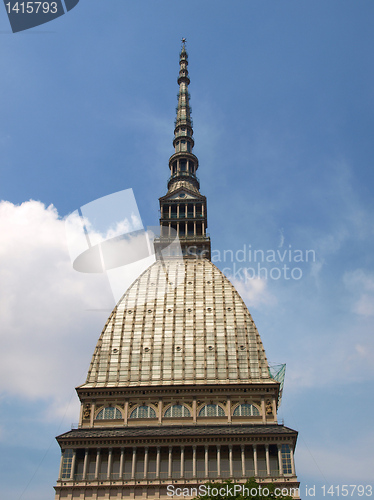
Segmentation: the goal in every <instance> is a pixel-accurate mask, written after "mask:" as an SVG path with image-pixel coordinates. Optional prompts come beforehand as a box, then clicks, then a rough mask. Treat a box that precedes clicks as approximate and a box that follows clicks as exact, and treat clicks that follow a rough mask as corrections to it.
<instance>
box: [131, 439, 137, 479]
mask: <svg viewBox="0 0 374 500" xmlns="http://www.w3.org/2000/svg"><path fill="white" fill-rule="evenodd" d="M135 467H136V448H135V446H134V448H133V449H132V464H131V479H135Z"/></svg>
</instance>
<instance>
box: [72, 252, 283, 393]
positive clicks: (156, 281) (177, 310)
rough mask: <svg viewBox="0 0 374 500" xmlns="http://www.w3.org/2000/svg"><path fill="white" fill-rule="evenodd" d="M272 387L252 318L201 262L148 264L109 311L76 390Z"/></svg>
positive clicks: (228, 287) (226, 283) (205, 262)
mask: <svg viewBox="0 0 374 500" xmlns="http://www.w3.org/2000/svg"><path fill="white" fill-rule="evenodd" d="M238 382H240V383H247V382H248V383H256V382H260V383H263V382H267V383H275V382H274V381H273V380H272V379H271V378H270V376H269V369H268V363H267V359H266V355H265V351H264V348H263V345H262V342H261V339H260V336H259V333H258V331H257V328H256V326H255V324H254V322H253V320H252V317H251V315H250V313H249V311H248V309H247V307H246V305H245V304H244V302H243V300H242V299H241V297H240V296H239V294H238V292H237V291H236V290H235V288H234V287H233V285H232V284H231V283H230V281H229V280H228V279H227V278H226V277H225V276H224V275H223V274H222V273H221V271H220V270H219V269H218V268H217V267H216V266H214V264H212V262H210V261H208V260H194V259H189V260H187V259H186V260H182V259H169V260H167V261H160V260H159V261H156V262H155V263H154V264H153V265H152V266H151V267H149V268H148V269H147V270H146V271H145V272H144V273H143V274H142V275H141V276H140V277H139V278H138V279H137V280H136V281H135V282H134V283H133V284H132V285H131V286H130V288H129V289H128V291H127V292H126V293H125V294H124V295H123V297H122V298H121V300H120V301H119V303H118V304H117V306H116V307H115V308H114V310H113V312H112V313H111V315H110V317H109V319H108V321H107V324H106V325H105V327H104V330H103V332H102V334H101V336H100V338H99V341H98V343H97V346H96V349H95V352H94V355H93V357H92V361H91V365H90V368H89V372H88V376H87V380H86V383H85V384H84V385H83V386H81V387H85V388H93V387H128V386H149V385H171V384H175V385H181V384H189V385H190V384H227V383H229V384H230V383H238Z"/></svg>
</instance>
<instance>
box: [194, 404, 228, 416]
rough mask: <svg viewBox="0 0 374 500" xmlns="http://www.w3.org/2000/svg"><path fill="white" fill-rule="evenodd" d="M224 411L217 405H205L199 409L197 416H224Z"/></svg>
mask: <svg viewBox="0 0 374 500" xmlns="http://www.w3.org/2000/svg"><path fill="white" fill-rule="evenodd" d="M224 416H225V412H224V411H223V408H222V407H221V406H219V405H205V406H203V407H202V408H201V410H200V411H199V417H224Z"/></svg>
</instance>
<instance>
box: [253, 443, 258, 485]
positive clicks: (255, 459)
mask: <svg viewBox="0 0 374 500" xmlns="http://www.w3.org/2000/svg"><path fill="white" fill-rule="evenodd" d="M253 466H254V469H255V477H257V476H258V465H257V445H256V444H254V445H253Z"/></svg>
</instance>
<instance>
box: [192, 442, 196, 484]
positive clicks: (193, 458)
mask: <svg viewBox="0 0 374 500" xmlns="http://www.w3.org/2000/svg"><path fill="white" fill-rule="evenodd" d="M192 477H196V445H195V444H194V445H193V446H192Z"/></svg>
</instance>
